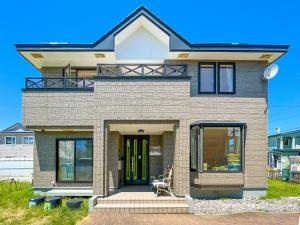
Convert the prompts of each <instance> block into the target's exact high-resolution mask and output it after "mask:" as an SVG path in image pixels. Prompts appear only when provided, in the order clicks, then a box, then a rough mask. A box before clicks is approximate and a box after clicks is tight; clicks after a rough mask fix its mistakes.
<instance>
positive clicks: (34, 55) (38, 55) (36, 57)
mask: <svg viewBox="0 0 300 225" xmlns="http://www.w3.org/2000/svg"><path fill="white" fill-rule="evenodd" d="M31 56H32V57H33V58H35V59H41V58H44V57H43V55H42V54H40V53H31Z"/></svg>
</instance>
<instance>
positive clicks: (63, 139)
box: [55, 138, 94, 183]
mask: <svg viewBox="0 0 300 225" xmlns="http://www.w3.org/2000/svg"><path fill="white" fill-rule="evenodd" d="M80 140H91V141H92V142H91V143H92V168H93V167H94V160H93V158H94V157H93V155H94V146H93V138H57V139H56V160H55V163H56V166H55V168H56V174H55V177H56V182H57V183H93V169H92V180H91V181H80V180H76V141H80ZM59 141H74V179H73V180H60V179H59Z"/></svg>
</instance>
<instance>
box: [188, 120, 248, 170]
mask: <svg viewBox="0 0 300 225" xmlns="http://www.w3.org/2000/svg"><path fill="white" fill-rule="evenodd" d="M190 134H191V146H190V148H191V170H193V171H195V170H196V171H201V172H238V171H242V163H243V162H242V159H243V157H242V156H243V149H244V148H243V140H244V138H243V135H244V124H241V123H235V124H226V123H225V124H221V123H220V124H213V125H211V124H205V125H202V124H199V125H193V127H192V128H191V132H190Z"/></svg>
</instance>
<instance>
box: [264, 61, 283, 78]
mask: <svg viewBox="0 0 300 225" xmlns="http://www.w3.org/2000/svg"><path fill="white" fill-rule="evenodd" d="M278 70H279V68H278V65H277V64H271V65H270V66H268V67H267V68H266V69H265V71H264V79H265V80H271V79H272V78H273V77H275V76H276V74H277V73H278Z"/></svg>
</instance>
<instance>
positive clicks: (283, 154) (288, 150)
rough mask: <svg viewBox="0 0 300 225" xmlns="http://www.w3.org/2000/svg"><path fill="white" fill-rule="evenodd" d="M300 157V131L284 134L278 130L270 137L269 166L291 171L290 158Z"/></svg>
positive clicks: (295, 130)
mask: <svg viewBox="0 0 300 225" xmlns="http://www.w3.org/2000/svg"><path fill="white" fill-rule="evenodd" d="M290 156H300V129H293V130H288V131H284V132H280V130H278V129H277V130H276V133H275V134H273V135H270V136H269V165H270V166H271V167H273V168H276V169H279V170H281V169H287V168H288V169H289V157H290Z"/></svg>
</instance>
